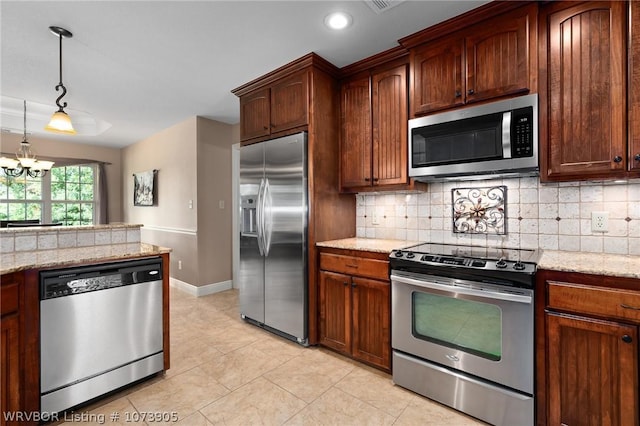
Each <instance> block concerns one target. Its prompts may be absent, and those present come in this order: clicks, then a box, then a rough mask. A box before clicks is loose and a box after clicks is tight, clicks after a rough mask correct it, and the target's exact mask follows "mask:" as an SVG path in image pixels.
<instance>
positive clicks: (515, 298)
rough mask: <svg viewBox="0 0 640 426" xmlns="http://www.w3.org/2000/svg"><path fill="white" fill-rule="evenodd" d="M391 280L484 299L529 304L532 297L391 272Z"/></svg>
mask: <svg viewBox="0 0 640 426" xmlns="http://www.w3.org/2000/svg"><path fill="white" fill-rule="evenodd" d="M391 282H392V283H393V282H399V283H402V284H409V285H413V286H416V287H422V288H429V289H433V290H441V291H446V292H449V293H457V294H466V295H469V296H477V297H484V298H486V299H494V300H506V301H508V302H518V303H524V304H529V305H530V304H531V302H532V299H533V298H532V297H531V296H524V295H520V294H513V293H507V292H500V291H491V290H477V289H472V288H468V287H463V286H456V285H451V284H438V283H434V282H431V281H423V280H416V279H413V278H407V277H402V276H399V275H396V274H393V273H392V274H391Z"/></svg>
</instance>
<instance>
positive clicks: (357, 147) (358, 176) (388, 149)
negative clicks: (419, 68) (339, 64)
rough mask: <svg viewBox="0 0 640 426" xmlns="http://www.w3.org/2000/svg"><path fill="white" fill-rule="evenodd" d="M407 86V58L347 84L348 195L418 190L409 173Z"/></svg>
mask: <svg viewBox="0 0 640 426" xmlns="http://www.w3.org/2000/svg"><path fill="white" fill-rule="evenodd" d="M407 81H408V75H407V63H406V59H405V60H402V61H398V62H395V63H392V64H389V65H387V66H384V67H379V68H374V69H371V70H367V71H365V72H360V73H356V74H354V75H352V76H350V77H348V78H347V79H345V80H343V81H342V85H341V126H342V132H341V152H340V155H341V159H340V187H341V189H342V190H343V191H346V192H355V191H379V190H385V189H391V190H397V189H416V184H415V183H414V182H413V181H412V180H410V179H409V177H408V168H407V160H408V158H407V120H408V94H407ZM418 186H419V185H418Z"/></svg>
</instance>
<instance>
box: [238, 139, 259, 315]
mask: <svg viewBox="0 0 640 426" xmlns="http://www.w3.org/2000/svg"><path fill="white" fill-rule="evenodd" d="M263 145H264V144H255V145H249V146H244V147H242V148H241V149H240V199H241V200H245V202H246V203H247V204H250V205H252V206H255V209H256V214H255V216H256V220H257V221H258V222H259V220H260V218H261V217H262V214H263V212H262V211H260V203H259V201H260V199H261V196H262V195H261V193H260V191H261V186H262V184H263V183H264V147H263ZM261 228H262V226H261V225H260V224H259V223H257V224H256V227H255V229H256V232H255V233H242V234H241V235H240V268H239V271H238V274H239V283H240V288H239V290H240V313H241V314H242V315H244V316H246V317H248V318H251V319H253V320H255V321H258V322H264V257H263V256H262V254H261V251H262V249H261V247H260V245H259V240H260V239H261V238H262V236H261V232H260V231H261Z"/></svg>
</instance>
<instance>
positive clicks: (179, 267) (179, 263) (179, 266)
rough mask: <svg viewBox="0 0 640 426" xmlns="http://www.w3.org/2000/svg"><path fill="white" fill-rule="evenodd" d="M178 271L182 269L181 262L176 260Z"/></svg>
mask: <svg viewBox="0 0 640 426" xmlns="http://www.w3.org/2000/svg"><path fill="white" fill-rule="evenodd" d="M178 269H182V260H178Z"/></svg>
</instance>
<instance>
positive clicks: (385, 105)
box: [371, 65, 408, 186]
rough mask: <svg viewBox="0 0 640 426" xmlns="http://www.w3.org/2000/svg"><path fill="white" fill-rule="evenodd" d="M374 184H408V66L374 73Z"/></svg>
mask: <svg viewBox="0 0 640 426" xmlns="http://www.w3.org/2000/svg"><path fill="white" fill-rule="evenodd" d="M371 82H372V84H371V86H372V115H373V120H372V122H373V185H374V186H380V185H394V184H406V183H407V180H408V174H407V131H408V130H407V119H408V117H407V115H408V111H407V108H408V106H407V66H406V65H402V66H399V67H396V68H393V69H390V70H386V71H382V72H379V73H374V74H373V75H372V76H371Z"/></svg>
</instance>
